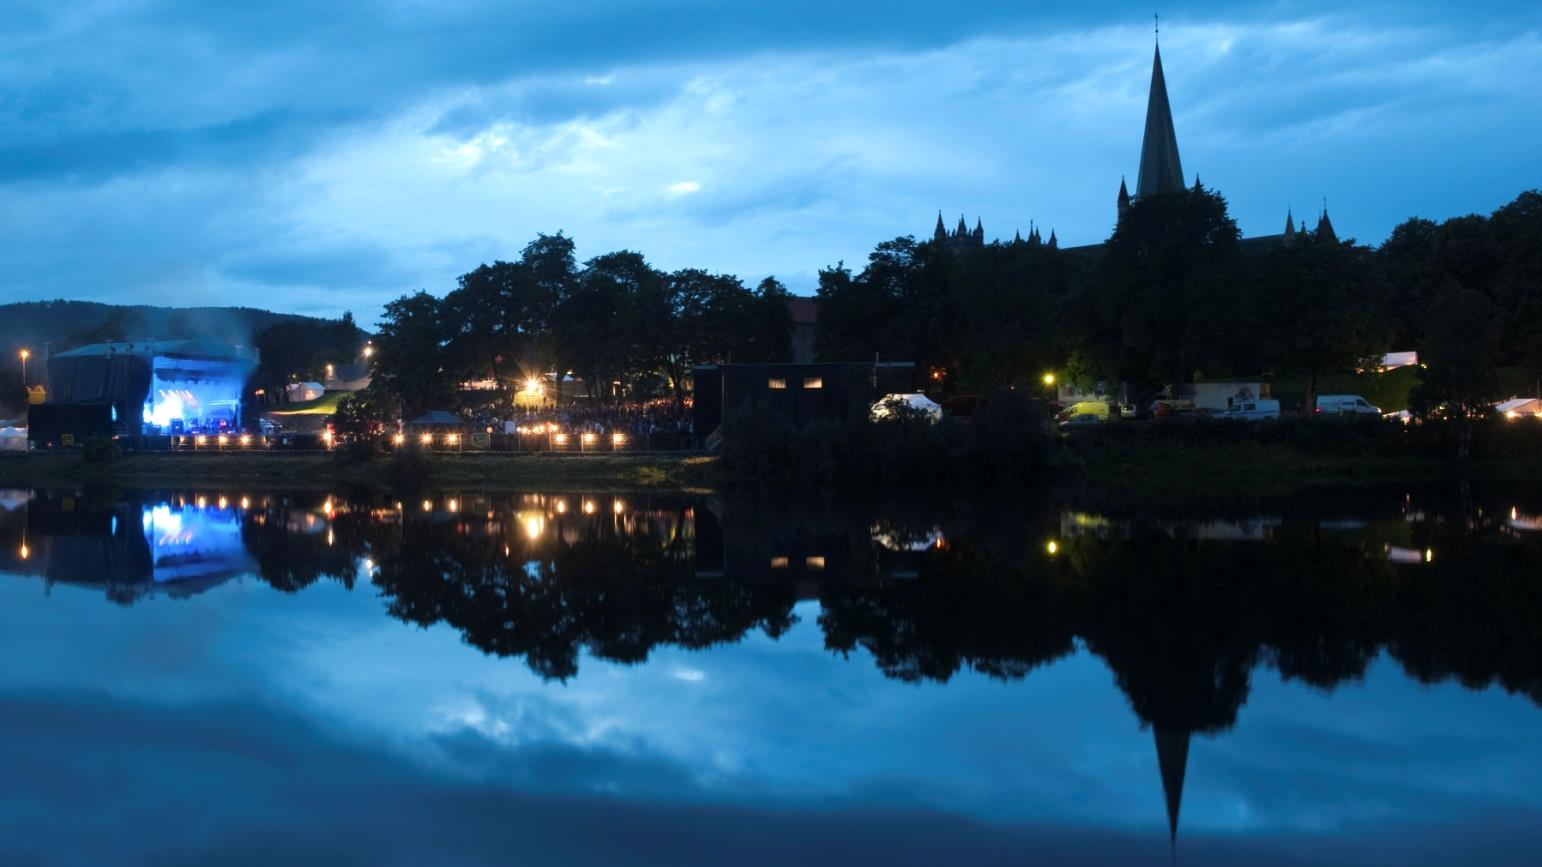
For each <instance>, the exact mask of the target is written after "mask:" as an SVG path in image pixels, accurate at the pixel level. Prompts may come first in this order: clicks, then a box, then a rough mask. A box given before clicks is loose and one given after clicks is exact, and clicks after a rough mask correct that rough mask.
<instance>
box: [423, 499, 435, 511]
mask: <svg viewBox="0 0 1542 867" xmlns="http://www.w3.org/2000/svg"><path fill="white" fill-rule="evenodd" d="M433 510H434V501H433V500H424V501H423V511H425V512H432V511H433Z"/></svg>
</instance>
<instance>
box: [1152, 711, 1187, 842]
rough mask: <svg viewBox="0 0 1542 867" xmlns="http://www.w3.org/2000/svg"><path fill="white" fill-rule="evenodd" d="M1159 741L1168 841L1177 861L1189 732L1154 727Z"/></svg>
mask: <svg viewBox="0 0 1542 867" xmlns="http://www.w3.org/2000/svg"><path fill="white" fill-rule="evenodd" d="M1151 731H1152V734H1153V735H1154V736H1155V739H1156V751H1157V768H1158V770H1160V771H1161V773H1162V795H1163V797H1164V798H1165V799H1166V801H1167V833H1168V841H1169V842H1170V843H1171V844H1172V846H1173V852H1174V858H1176V857H1177V854H1176V853H1177V847H1178V810H1179V808H1181V807H1182V806H1183V775H1184V772H1185V771H1186V770H1187V769H1188V765H1189V732H1188V730H1187V729H1172V728H1166V727H1164V726H1152V727H1151Z"/></svg>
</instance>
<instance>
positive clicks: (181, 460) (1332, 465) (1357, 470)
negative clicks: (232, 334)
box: [0, 443, 1542, 507]
mask: <svg viewBox="0 0 1542 867" xmlns="http://www.w3.org/2000/svg"><path fill="white" fill-rule="evenodd" d="M425 458H426V467H427V475H426V477H425V478H423V479H422V480H421V481H419V482H418V483H417V485H415V486H420V487H424V488H442V487H453V488H462V489H477V490H486V491H516V490H525V491H528V490H541V491H552V492H563V491H580V490H583V491H661V492H670V491H673V492H683V493H716V492H722V491H727V490H738V491H748V492H752V493H753V492H760V493H769V494H777V495H786V494H789V493H794V492H790V491H787V490H785V489H779V488H776V487H775V486H771V487H767V486H752V485H744V484H738V483H736V481H735V479H734V478H733V477H732V476H731V474H730V473H729V472H728V471H727V470H726V469H725V468H724V466H723V464H722V462H721V461H720V460H719V459H718V458H717V457H715V456H711V455H686V454H678V455H675V454H642V455H625V456H613V455H606V456H584V457H579V456H562V455H530V454H526V455H514V454H489V453H482V454H429V455H425ZM1528 477H1529V478H1542V459H1531V458H1523V459H1505V460H1500V459H1485V460H1476V461H1471V462H1468V463H1465V464H1464V463H1460V462H1458V461H1456V460H1455V459H1436V458H1430V457H1423V456H1416V455H1399V454H1380V455H1352V456H1342V455H1334V456H1326V455H1313V454H1310V453H1308V452H1305V451H1302V450H1300V449H1296V448H1292V447H1288V446H1283V445H1277V444H1270V445H1263V444H1231V445H1217V444H1209V445H1184V446H1179V445H1176V444H1155V443H1147V444H1141V445H1135V444H1125V445H1124V446H1123V447H1120V448H1114V449H1106V450H1104V449H1094V450H1080V449H1076V448H1068V449H1064V450H1062V451H1060V452H1059V453H1058V454H1057V455H1056V459H1055V461H1054V463H1053V466H1052V470H1051V472H1050V473H1049V474H1048V476H1047V477H1046V478H1045V479H1044V480H1043V481H1044V485H1043V489H1044V490H1046V491H1054V492H1059V493H1062V494H1073V495H1074V496H1075V497H1076V498H1077V499H1088V500H1093V501H1097V500H1106V501H1108V502H1110V503H1119V504H1125V505H1132V506H1138V505H1141V504H1148V505H1152V506H1169V507H1170V506H1173V505H1178V504H1188V505H1232V506H1235V505H1237V504H1243V503H1249V502H1256V501H1266V500H1272V499H1277V498H1284V497H1290V496H1294V495H1297V494H1304V493H1309V492H1312V491H1321V490H1331V489H1365V488H1383V487H1387V486H1396V485H1405V484H1407V485H1413V484H1432V483H1456V482H1462V481H1504V480H1514V479H1521V478H1528ZM0 485H4V486H11V487H37V488H58V487H77V486H81V485H111V486H120V487H132V488H166V487H176V488H183V489H188V490H216V489H222V488H224V489H228V488H232V487H240V488H246V489H252V490H263V489H267V490H278V489H291V490H329V489H334V488H338V487H364V488H377V489H391V488H395V487H399V485H398V480H397V479H396V477H395V471H394V469H393V466H392V463H391V461H390V460H388V459H376V460H373V461H364V462H346V461H344V460H341V459H340V458H339V456H338V455H337V454H335V453H334V454H328V453H322V452H266V453H257V454H254V453H243V454H217V453H202V454H191V453H174V454H173V453H137V454H127V455H123V456H121V457H119V458H116V459H114V460H111V461H105V462H88V461H87V460H86V459H85V457H84V456H83V455H82V454H80V453H78V452H52V453H37V452H32V453H25V454H0ZM798 493H808V494H825V495H837V496H843V495H852V496H863V495H890V496H893V495H899V496H917V495H922V494H930V495H937V496H942V497H950V498H958V497H965V498H974V497H987V498H988V497H993V496H1001V495H1003V494H1011V493H1019V492H1012V491H1008V492H1003V491H999V490H988V491H987V490H981V491H974V490H966V489H962V488H960V487H943V488H940V489H936V490H931V489H928V490H926V491H918V490H901V491H875V490H852V491H824V492H798Z"/></svg>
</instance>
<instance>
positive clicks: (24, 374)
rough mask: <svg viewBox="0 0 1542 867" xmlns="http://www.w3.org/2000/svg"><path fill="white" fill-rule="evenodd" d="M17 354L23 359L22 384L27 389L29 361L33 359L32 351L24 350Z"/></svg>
mask: <svg viewBox="0 0 1542 867" xmlns="http://www.w3.org/2000/svg"><path fill="white" fill-rule="evenodd" d="M16 354H17V355H18V356H20V357H21V384H22V387H23V388H25V387H26V386H27V359H29V358H31V357H32V350H30V349H23V350H22V351H20V352H18V353H16Z"/></svg>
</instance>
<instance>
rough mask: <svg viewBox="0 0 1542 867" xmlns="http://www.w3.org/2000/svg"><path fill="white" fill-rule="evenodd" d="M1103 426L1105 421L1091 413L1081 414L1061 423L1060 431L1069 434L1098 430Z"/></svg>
mask: <svg viewBox="0 0 1542 867" xmlns="http://www.w3.org/2000/svg"><path fill="white" fill-rule="evenodd" d="M1102 426H1103V419H1101V418H1098V417H1097V416H1096V415H1094V414H1092V413H1090V412H1080V413H1077V414H1076V415H1073V416H1071V417H1070V418H1068V419H1066V420H1065V421H1063V422H1061V423H1060V429H1061V430H1063V431H1066V432H1068V433H1070V432H1075V431H1079V430H1096V429H1098V428H1100V427H1102Z"/></svg>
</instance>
